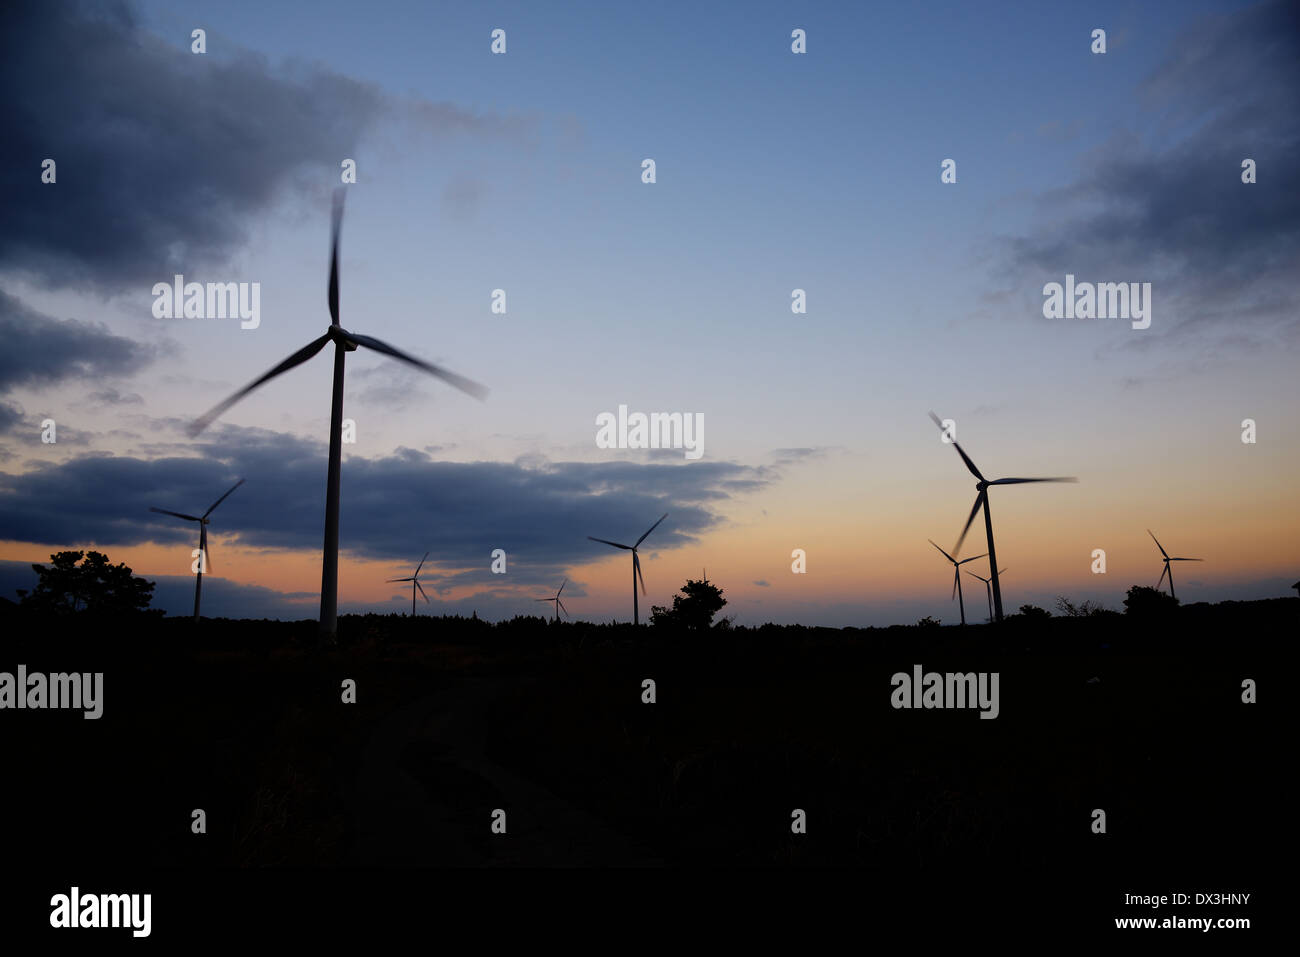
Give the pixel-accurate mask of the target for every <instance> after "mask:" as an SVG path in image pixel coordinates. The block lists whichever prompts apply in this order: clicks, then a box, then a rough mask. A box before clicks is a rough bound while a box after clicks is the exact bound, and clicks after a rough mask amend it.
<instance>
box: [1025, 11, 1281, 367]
mask: <svg viewBox="0 0 1300 957" xmlns="http://www.w3.org/2000/svg"><path fill="white" fill-rule="evenodd" d="M1138 101H1139V103H1140V105H1141V106H1142V108H1143V119H1144V120H1145V121H1146V124H1145V126H1144V128H1143V130H1141V131H1126V132H1123V133H1119V134H1117V135H1115V136H1113V137H1112V138H1111V139H1110V140H1109V142H1106V143H1104V144H1102V145H1101V146H1099V147H1098V148H1096V149H1095V150H1093V151H1091V152H1090V153H1089V154H1088V155H1087V157H1086V159H1085V162H1084V168H1083V170H1082V172H1081V175H1080V176H1079V178H1078V179H1077V180H1076V181H1075V182H1074V183H1073V184H1071V185H1070V186H1068V187H1066V188H1064V189H1060V190H1056V191H1053V192H1051V193H1049V194H1047V195H1044V196H1042V197H1041V204H1042V209H1043V212H1044V213H1045V214H1046V223H1045V225H1044V226H1043V227H1042V228H1040V229H1038V230H1036V231H1034V232H1032V233H1031V234H1029V235H1024V236H1020V237H1016V238H1014V239H1011V240H1009V241H1008V242H1007V244H1006V246H1005V247H1004V249H1005V252H1006V257H1007V261H1006V269H1007V274H1008V276H1010V277H1011V278H1012V280H1013V281H1014V282H1015V284H1016V285H1017V287H1019V288H1021V289H1024V290H1031V291H1032V294H1030V293H1028V292H1027V293H1026V295H1027V296H1028V298H1029V300H1031V301H1032V302H1033V303H1034V304H1033V305H1032V306H1031V308H1034V309H1037V308H1038V307H1041V304H1042V298H1041V295H1039V293H1040V291H1041V287H1042V283H1043V282H1047V281H1058V282H1059V281H1061V280H1062V278H1063V276H1064V275H1065V274H1066V273H1067V272H1069V273H1073V274H1075V275H1076V277H1077V278H1078V279H1079V280H1081V281H1101V282H1105V281H1114V282H1121V281H1124V282H1133V281H1138V282H1151V283H1152V284H1153V287H1152V294H1153V301H1154V314H1153V326H1152V332H1153V333H1158V332H1160V331H1163V330H1167V329H1168V328H1169V326H1170V320H1171V319H1173V318H1174V317H1177V318H1178V323H1179V325H1180V327H1181V330H1182V331H1183V332H1185V333H1201V334H1205V335H1209V336H1221V335H1222V334H1225V333H1229V330H1231V332H1230V334H1231V335H1233V336H1234V337H1235V339H1236V341H1235V343H1234V344H1231V345H1235V346H1236V347H1237V348H1240V347H1242V346H1246V347H1250V346H1258V345H1259V344H1261V343H1262V342H1264V341H1267V340H1268V339H1270V338H1272V337H1274V336H1282V337H1288V338H1293V339H1294V338H1296V336H1297V332H1300V322H1298V321H1297V319H1296V315H1297V312H1298V311H1300V310H1298V308H1297V307H1300V286H1298V284H1297V277H1298V276H1300V191H1298V190H1296V189H1295V183H1294V179H1295V176H1294V173H1295V169H1296V165H1295V156H1296V155H1297V153H1298V152H1300V12H1298V10H1297V8H1296V7H1295V6H1294V5H1293V4H1287V3H1267V4H1261V5H1258V6H1254V7H1251V8H1248V9H1244V10H1241V11H1237V12H1234V13H1230V14H1225V15H1217V16H1214V17H1208V18H1205V19H1203V20H1201V21H1199V22H1198V23H1197V25H1196V26H1194V27H1193V28H1191V29H1189V30H1188V31H1187V32H1186V33H1184V34H1183V35H1182V36H1181V37H1179V38H1178V39H1177V40H1176V41H1175V42H1174V43H1173V45H1172V48H1171V53H1170V55H1169V56H1168V58H1167V59H1166V60H1165V61H1164V62H1163V63H1162V64H1161V65H1160V66H1159V67H1158V68H1157V69H1156V70H1154V71H1153V72H1152V73H1151V74H1150V76H1149V77H1148V78H1147V79H1146V80H1145V81H1144V82H1143V83H1142V85H1141V86H1140V88H1139V90H1138ZM1245 158H1251V159H1254V160H1255V161H1256V163H1257V164H1258V170H1259V173H1258V182H1257V183H1256V184H1254V185H1245V184H1243V183H1242V182H1241V172H1242V169H1241V164H1242V160H1243V159H1245Z"/></svg>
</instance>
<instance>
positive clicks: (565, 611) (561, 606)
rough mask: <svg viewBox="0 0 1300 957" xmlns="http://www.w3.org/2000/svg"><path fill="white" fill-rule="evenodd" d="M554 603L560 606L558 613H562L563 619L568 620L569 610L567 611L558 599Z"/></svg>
mask: <svg viewBox="0 0 1300 957" xmlns="http://www.w3.org/2000/svg"><path fill="white" fill-rule="evenodd" d="M555 601H556V603H557V604H558V605H559V606H560V611H562V612H564V617H565V618H568V617H569V609H567V608H565V607H564V602H562V601H560V600H559V599H558V598H557V599H555Z"/></svg>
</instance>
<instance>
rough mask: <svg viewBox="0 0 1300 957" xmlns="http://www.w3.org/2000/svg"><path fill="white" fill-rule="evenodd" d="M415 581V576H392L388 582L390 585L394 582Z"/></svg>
mask: <svg viewBox="0 0 1300 957" xmlns="http://www.w3.org/2000/svg"><path fill="white" fill-rule="evenodd" d="M413 581H415V579H414V578H390V579H388V583H389V584H390V585H391V584H392V583H393V582H413Z"/></svg>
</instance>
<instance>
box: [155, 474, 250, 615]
mask: <svg viewBox="0 0 1300 957" xmlns="http://www.w3.org/2000/svg"><path fill="white" fill-rule="evenodd" d="M243 484H244V480H243V479H240V480H239V481H238V482H236V483H235V484H234V485H232V486H230V490H229V491H227V492H226V495H223V496H221V498H219V499H217V500H216V501H215V502H213V503H212V506H211V508H209V509H208V510H207V511H206V512H204V513H203V514H202V515H186V514H185V513H184V512H173V511H171V510H170V509H166V508H153V507H150V509H149V511H151V512H158V513H160V514H162V515H174V516H176V517H177V518H183V519H185V521H187V522H198V523H199V570H198V574H197V575H196V576H195V577H194V620H195V621H198V620H199V596H200V595H202V594H203V570H204V568H205V567H206V566H207V564H208V516H209V515H211V514H212V513H213V512H214V511H215V510H216V508H217V506H218V505H220V504H221V503H222V502H224V501H225V500H226V496H227V495H229V494H230V493H231V492H233V491H234V490H235V489H237V488H239V486H241V485H243Z"/></svg>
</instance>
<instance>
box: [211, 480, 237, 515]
mask: <svg viewBox="0 0 1300 957" xmlns="http://www.w3.org/2000/svg"><path fill="white" fill-rule="evenodd" d="M243 484H244V480H243V479H240V480H239V481H238V482H236V483H235V484H234V485H232V486H230V492H233V491H234V490H235V489H237V488H239V486H241V485H243ZM230 492H227V493H226V494H225V495H223V496H221V498H219V499H217V500H216V501H215V502H213V503H212V508H210V509H208V510H207V511H206V512H204V513H203V517H204V518H207V517H208V516H209V515H211V514H212V513H213V511H215V510H216V507H217V506H218V505H220V504H221V503H222V502H224V501H225V500H226V497H227V496H228V495H230Z"/></svg>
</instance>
